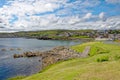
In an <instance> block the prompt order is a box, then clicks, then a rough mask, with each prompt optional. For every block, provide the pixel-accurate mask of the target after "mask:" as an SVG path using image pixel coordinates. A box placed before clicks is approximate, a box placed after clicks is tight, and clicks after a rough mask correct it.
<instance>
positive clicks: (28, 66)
mask: <svg viewBox="0 0 120 80" xmlns="http://www.w3.org/2000/svg"><path fill="white" fill-rule="evenodd" d="M80 43H82V42H80V41H79V42H75V41H58V40H37V39H24V38H0V80H6V79H7V78H9V77H13V76H17V75H31V74H33V73H36V72H39V71H40V66H41V63H40V62H39V60H40V58H38V57H34V58H18V59H14V58H13V54H20V53H22V52H25V51H42V50H49V49H51V48H53V47H55V46H70V45H75V44H80ZM2 49H5V51H4V50H2ZM11 49H13V50H11Z"/></svg>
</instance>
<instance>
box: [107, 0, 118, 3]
mask: <svg viewBox="0 0 120 80" xmlns="http://www.w3.org/2000/svg"><path fill="white" fill-rule="evenodd" d="M106 2H108V3H111V4H115V3H118V4H120V0H106Z"/></svg>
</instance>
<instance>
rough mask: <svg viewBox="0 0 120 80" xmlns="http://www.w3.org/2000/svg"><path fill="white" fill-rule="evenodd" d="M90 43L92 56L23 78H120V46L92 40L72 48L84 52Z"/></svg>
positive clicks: (110, 79) (99, 79) (96, 79)
mask: <svg viewBox="0 0 120 80" xmlns="http://www.w3.org/2000/svg"><path fill="white" fill-rule="evenodd" d="M88 45H89V46H91V51H90V53H89V55H90V57H87V58H79V59H73V60H68V61H64V62H62V63H59V64H55V65H53V66H51V67H50V68H49V69H47V70H45V71H43V72H41V73H37V74H34V75H32V76H30V77H27V78H24V79H22V80H120V46H117V45H110V44H104V43H101V42H90V43H84V44H82V45H77V46H73V47H72V49H74V50H76V51H78V52H82V51H83V49H84V47H85V46H88Z"/></svg>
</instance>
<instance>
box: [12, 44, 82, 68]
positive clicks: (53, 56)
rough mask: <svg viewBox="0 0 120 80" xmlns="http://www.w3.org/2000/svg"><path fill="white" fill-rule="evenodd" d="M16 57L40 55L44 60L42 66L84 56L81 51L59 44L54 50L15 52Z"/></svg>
mask: <svg viewBox="0 0 120 80" xmlns="http://www.w3.org/2000/svg"><path fill="white" fill-rule="evenodd" d="M13 57H14V58H21V57H40V58H41V62H42V68H45V67H46V66H48V65H50V64H54V63H56V62H58V61H64V60H68V59H72V58H78V57H82V55H81V53H77V52H75V51H74V50H72V49H70V48H69V47H64V46H59V47H55V48H53V49H52V50H49V51H44V52H24V53H22V54H14V55H13Z"/></svg>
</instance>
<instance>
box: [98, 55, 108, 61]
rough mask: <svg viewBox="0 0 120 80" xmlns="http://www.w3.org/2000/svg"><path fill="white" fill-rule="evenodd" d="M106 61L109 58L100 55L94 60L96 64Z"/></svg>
mask: <svg viewBox="0 0 120 80" xmlns="http://www.w3.org/2000/svg"><path fill="white" fill-rule="evenodd" d="M108 60H109V57H108V56H106V55H102V56H100V57H98V58H97V59H96V61H97V62H104V61H108Z"/></svg>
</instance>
